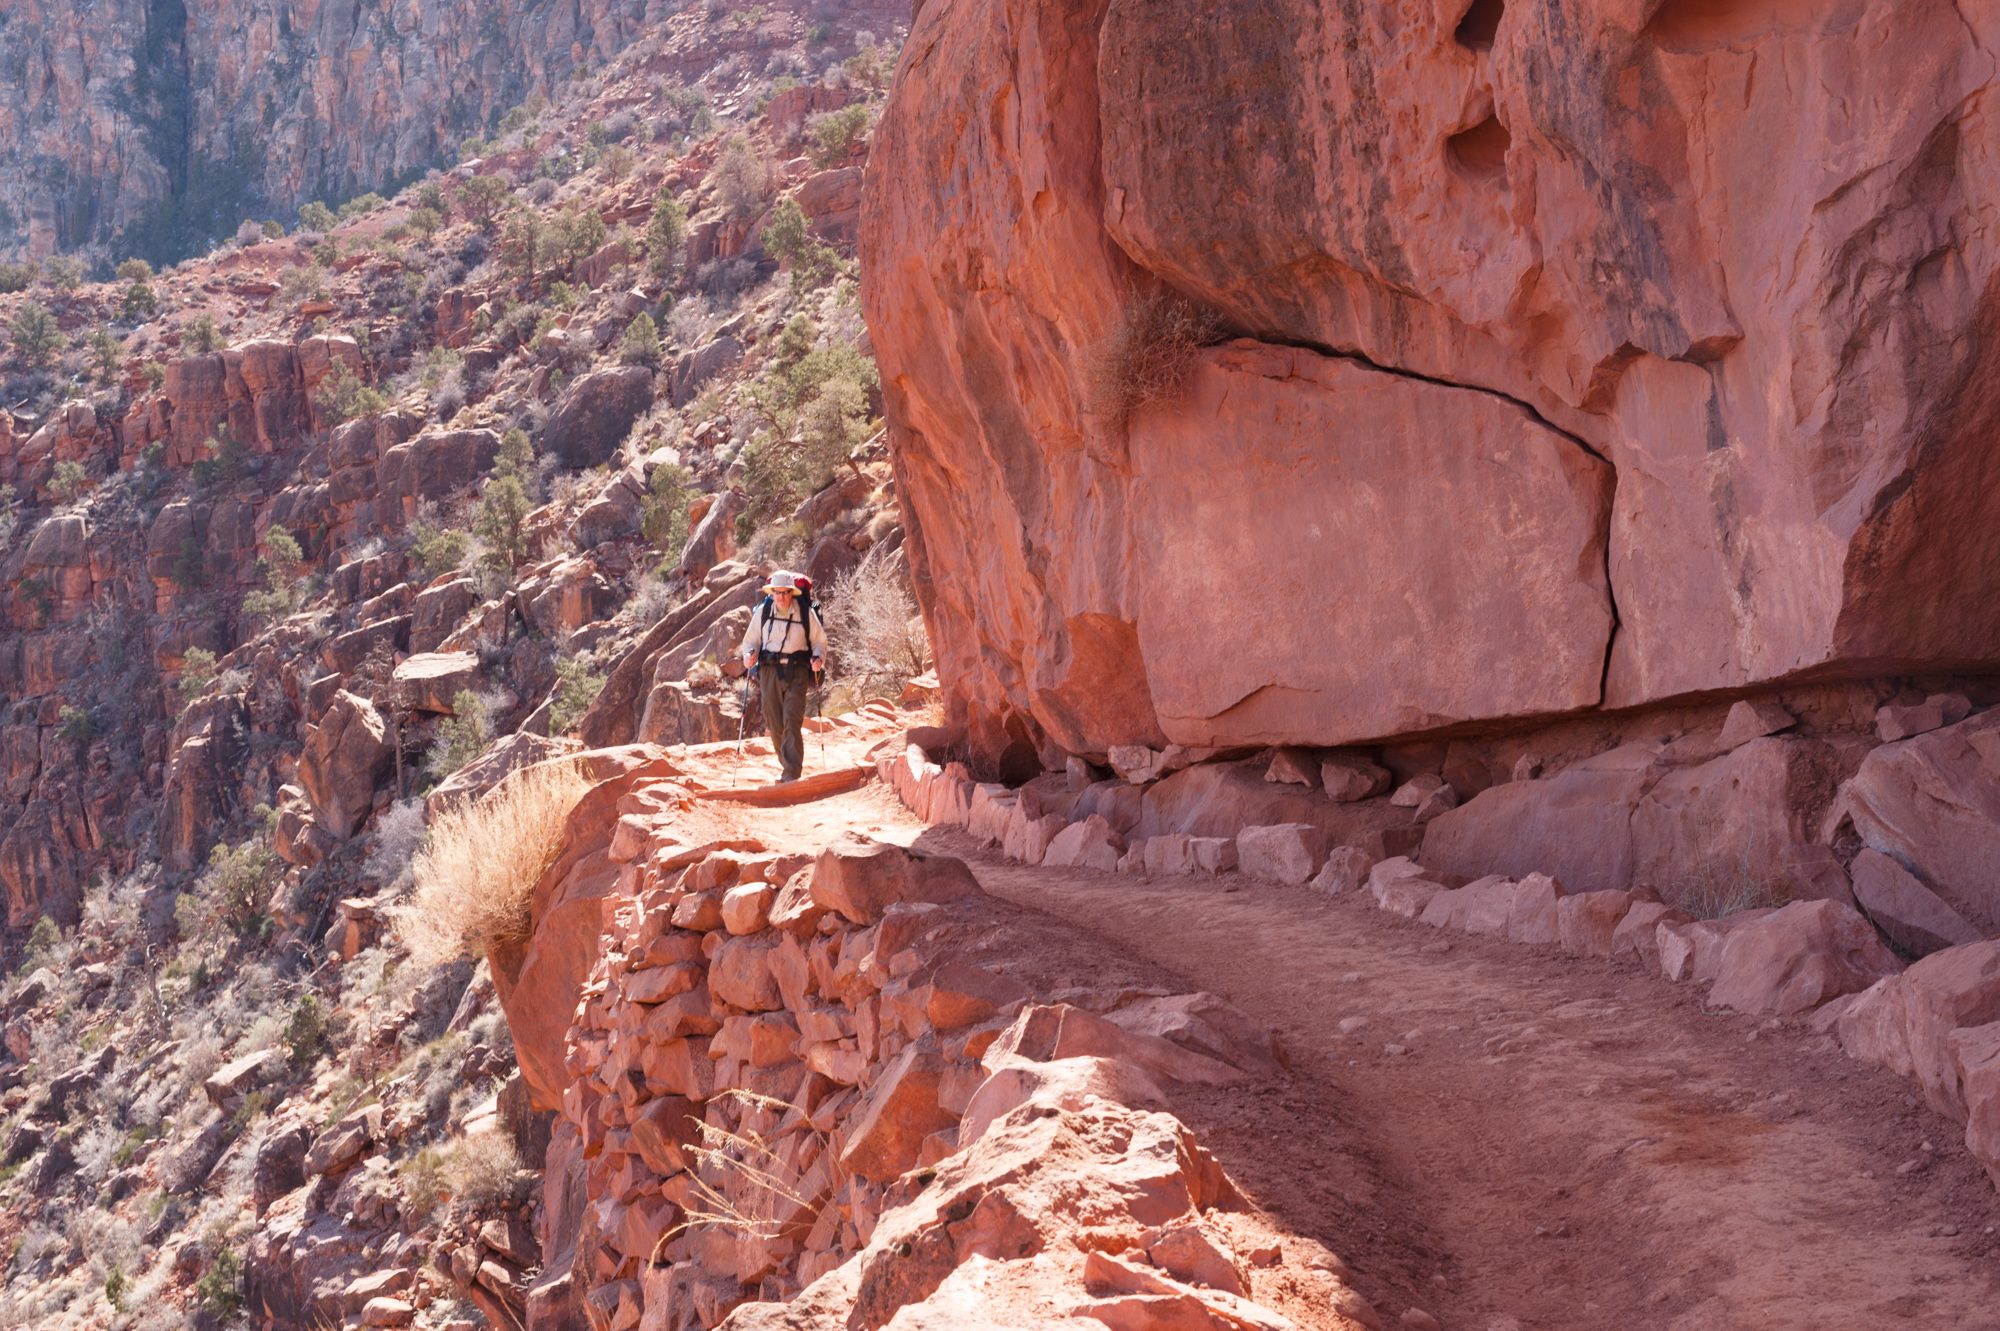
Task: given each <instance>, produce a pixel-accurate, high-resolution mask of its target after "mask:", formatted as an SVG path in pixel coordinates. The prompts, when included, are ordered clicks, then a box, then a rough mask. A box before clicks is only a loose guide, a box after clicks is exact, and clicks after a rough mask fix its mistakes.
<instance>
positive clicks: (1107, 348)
mask: <svg viewBox="0 0 2000 1331" xmlns="http://www.w3.org/2000/svg"><path fill="white" fill-rule="evenodd" d="M1224 335H1225V334H1224V329H1223V326H1222V320H1221V319H1220V318H1219V317H1217V316H1216V314H1215V313H1214V311H1212V310H1207V309H1204V308H1203V307H1201V306H1199V305H1197V304H1195V303H1194V302H1193V301H1191V300H1188V299H1187V298H1186V297H1184V296H1180V295H1177V294H1175V293H1174V292H1172V291H1166V290H1161V289H1157V288H1155V289H1152V290H1148V291H1133V292H1132V293H1131V294H1130V295H1129V297H1128V298H1127V299H1126V302H1125V309H1124V313H1123V315H1122V316H1121V317H1120V319H1119V321H1118V325H1117V327H1115V328H1113V329H1112V330H1111V333H1110V335H1109V336H1108V337H1106V338H1105V339H1104V341H1103V342H1101V343H1100V344H1098V347H1097V349H1096V351H1095V353H1094V354H1093V355H1092V356H1091V357H1090V361H1089V363H1088V365H1087V366H1086V367H1085V387H1086V389H1087V390H1088V392H1089V395H1090V407H1091V410H1092V411H1095V412H1096V413H1098V414H1099V415H1101V416H1104V417H1106V418H1107V419H1109V420H1111V421H1114V422H1116V423H1117V424H1119V425H1123V424H1124V423H1125V422H1126V420H1127V419H1128V418H1129V417H1130V416H1131V414H1132V413H1133V412H1134V411H1136V410H1138V409H1139V408H1140V407H1142V406H1145V405H1146V404H1147V403H1149V402H1167V401H1171V400H1172V399H1173V398H1175V397H1178V396H1179V395H1180V393H1181V392H1182V391H1183V390H1184V389H1185V388H1186V387H1187V384H1188V380H1189V379H1191V378H1193V376H1194V370H1195V364H1196V361H1197V360H1198V358H1199V357H1200V355H1201V351H1202V348H1204V347H1210V346H1214V345H1215V344H1216V343H1217V342H1220V341H1221V340H1222V339H1223V337H1224Z"/></svg>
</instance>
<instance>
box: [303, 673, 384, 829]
mask: <svg viewBox="0 0 2000 1331" xmlns="http://www.w3.org/2000/svg"><path fill="white" fill-rule="evenodd" d="M395 761H396V751H395V748H394V746H393V745H391V744H390V742H389V738H388V725H387V723H386V722H384V721H383V719H382V714H381V713H380V712H378V711H376V710H375V704H374V703H372V702H369V701H368V700H367V699H366V698H359V697H356V696H355V695H354V694H352V693H349V692H347V691H346V690H345V689H343V690H341V691H340V692H338V693H336V694H335V695H334V698H333V705H332V706H331V707H329V708H327V710H326V714H325V715H324V716H322V717H320V719H319V724H318V725H316V726H314V727H313V728H312V729H311V730H310V731H309V732H308V733H307V735H306V743H305V750H304V752H302V753H301V754H300V755H299V785H300V786H302V787H303V788H304V790H305V793H306V798H307V799H309V800H311V801H312V805H313V810H314V813H315V814H316V816H317V821H318V822H319V824H320V825H321V826H322V827H324V828H325V829H326V830H327V831H329V832H331V833H332V834H333V835H335V836H340V837H350V836H353V835H354V834H355V832H357V831H358V830H360V827H361V824H362V823H363V822H364V821H366V820H367V817H368V813H369V810H370V809H371V808H373V807H374V804H375V787H376V785H377V784H379V783H380V782H381V780H382V778H383V777H385V776H387V775H388V774H389V772H390V770H391V769H392V768H393V767H394V766H395Z"/></svg>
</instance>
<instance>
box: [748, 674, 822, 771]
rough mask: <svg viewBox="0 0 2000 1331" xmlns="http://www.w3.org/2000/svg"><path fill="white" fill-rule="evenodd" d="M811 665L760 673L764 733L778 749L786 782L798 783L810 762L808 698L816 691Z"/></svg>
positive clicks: (758, 679)
mask: <svg viewBox="0 0 2000 1331" xmlns="http://www.w3.org/2000/svg"><path fill="white" fill-rule="evenodd" d="M812 674H813V672H812V667H811V666H809V665H804V664H800V665H781V664H775V663H774V664H768V665H765V666H762V667H760V668H759V669H758V671H757V682H758V684H759V686H760V687H761V688H762V689H763V690H764V730H765V733H767V734H768V735H770V737H771V744H772V746H773V747H775V748H776V749H777V750H778V761H779V762H780V763H782V764H783V765H784V769H785V775H784V779H785V780H787V781H796V780H798V779H799V772H800V770H801V769H802V768H804V766H805V762H806V739H805V735H804V734H803V733H802V732H803V731H804V729H805V723H806V695H807V694H808V693H809V692H811V691H812V682H813V679H812Z"/></svg>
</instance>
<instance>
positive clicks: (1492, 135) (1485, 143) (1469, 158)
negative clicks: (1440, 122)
mask: <svg viewBox="0 0 2000 1331" xmlns="http://www.w3.org/2000/svg"><path fill="white" fill-rule="evenodd" d="M1513 142H1514V140H1513V136H1512V135H1510V134H1508V133H1507V127H1506V126H1505V125H1503V124H1501V123H1500V117H1498V116H1488V117H1486V119H1484V120H1482V121H1480V122H1479V123H1478V124H1476V125H1474V126H1473V127H1472V128H1471V129H1463V130H1460V131H1459V132H1458V133H1456V134H1454V135H1452V136H1451V137H1450V138H1449V139H1446V140H1445V145H1444V146H1445V154H1446V156H1447V158H1448V159H1449V160H1450V162H1451V164H1452V166H1454V167H1455V168H1457V170H1458V171H1459V172H1460V174H1462V175H1465V176H1468V177H1470V178H1472V179H1474V180H1487V181H1495V182H1498V181H1502V180H1504V179H1505V178H1506V175H1507V149H1508V148H1509V147H1511V146H1512V145H1513Z"/></svg>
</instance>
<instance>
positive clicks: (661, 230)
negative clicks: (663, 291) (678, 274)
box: [646, 189, 687, 277]
mask: <svg viewBox="0 0 2000 1331" xmlns="http://www.w3.org/2000/svg"><path fill="white" fill-rule="evenodd" d="M686 243H687V209H686V208H684V207H682V206H681V201H680V200H679V199H677V198H675V197H674V192H673V190H671V189H662V190H661V191H660V195H659V197H658V198H656V199H654V200H653V216H652V219H651V220H650V221H648V222H647V223H646V261H647V263H648V264H649V265H650V266H651V267H652V270H653V273H654V275H655V276H657V277H669V276H672V275H673V273H674V272H675V271H676V270H678V269H679V268H680V263H681V247H682V246H683V245H685V244H686Z"/></svg>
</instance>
